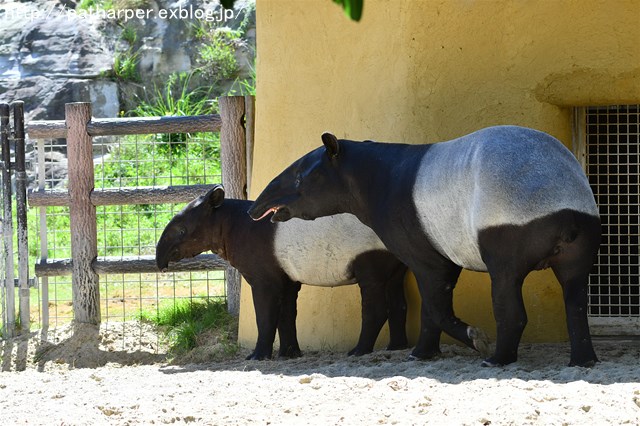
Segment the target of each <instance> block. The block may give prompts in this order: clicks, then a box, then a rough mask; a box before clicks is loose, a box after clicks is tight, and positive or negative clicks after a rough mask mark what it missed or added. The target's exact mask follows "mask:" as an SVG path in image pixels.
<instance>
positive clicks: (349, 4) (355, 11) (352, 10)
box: [333, 0, 364, 22]
mask: <svg viewBox="0 0 640 426" xmlns="http://www.w3.org/2000/svg"><path fill="white" fill-rule="evenodd" d="M333 2H334V3H337V4H339V5H341V6H342V8H343V9H344V13H345V14H346V15H347V16H348V17H349V18H351V19H352V20H353V21H356V22H358V21H360V18H362V6H363V3H364V0H333Z"/></svg>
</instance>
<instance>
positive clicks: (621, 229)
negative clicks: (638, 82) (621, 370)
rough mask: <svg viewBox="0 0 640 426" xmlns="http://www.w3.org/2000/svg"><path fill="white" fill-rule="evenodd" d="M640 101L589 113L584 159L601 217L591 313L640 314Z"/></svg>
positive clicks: (585, 116)
mask: <svg viewBox="0 0 640 426" xmlns="http://www.w3.org/2000/svg"><path fill="white" fill-rule="evenodd" d="M639 127H640V105H625V106H609V107H590V108H586V110H585V111H584V131H585V135H584V137H585V142H586V143H585V145H586V146H585V149H584V160H585V166H586V171H587V175H588V177H589V182H590V183H591V187H592V189H593V192H594V195H595V198H596V203H597V204H598V206H599V208H600V217H601V220H602V245H601V247H600V252H599V255H598V259H597V262H596V264H595V265H594V267H593V270H592V273H591V276H590V281H589V315H590V316H591V317H639V316H640V250H639V249H638V244H639V242H640V241H639V238H638V235H639V227H640V209H639V196H640V182H639V176H640V128H639Z"/></svg>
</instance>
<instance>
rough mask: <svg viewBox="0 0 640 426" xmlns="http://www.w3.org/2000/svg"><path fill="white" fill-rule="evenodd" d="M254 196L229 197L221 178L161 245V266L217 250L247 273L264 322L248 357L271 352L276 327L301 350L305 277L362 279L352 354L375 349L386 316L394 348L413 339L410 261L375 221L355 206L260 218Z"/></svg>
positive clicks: (283, 341) (286, 350)
mask: <svg viewBox="0 0 640 426" xmlns="http://www.w3.org/2000/svg"><path fill="white" fill-rule="evenodd" d="M251 204H252V202H251V201H246V200H234V199H226V200H225V198H224V189H223V188H222V186H219V185H216V186H215V187H214V188H213V189H211V190H210V191H209V192H208V193H207V194H205V195H203V196H201V197H199V198H196V199H195V200H193V201H192V202H191V203H189V204H188V205H187V206H186V207H185V208H184V209H183V210H182V211H181V212H179V213H178V214H177V215H176V216H175V217H174V218H173V219H171V221H170V222H169V223H168V224H167V226H166V228H165V230H164V232H163V233H162V236H161V237H160V240H159V241H158V245H157V247H156V262H157V265H158V268H159V269H160V270H163V271H164V270H166V269H167V267H168V265H169V262H175V261H178V260H180V259H183V258H187V257H193V256H196V255H198V254H200V253H202V252H205V251H208V250H211V251H212V252H214V253H216V254H218V255H219V256H220V257H222V258H223V259H226V260H227V261H228V262H229V263H230V264H231V265H233V266H234V267H235V268H236V269H238V271H239V272H240V273H241V274H242V275H243V276H244V278H245V279H246V280H247V282H248V283H249V284H250V285H251V290H252V294H253V304H254V308H255V313H256V322H257V325H258V341H257V343H256V347H255V349H254V351H253V353H251V354H250V355H249V356H248V357H247V359H264V358H270V357H271V354H272V349H273V341H274V339H275V333H276V329H277V330H278V334H279V337H280V350H279V355H280V356H282V357H298V356H301V352H300V347H299V345H298V339H297V336H296V315H297V307H296V301H297V298H298V291H299V290H300V283H305V284H310V285H316V286H327V287H334V286H340V285H346V284H354V283H356V282H358V284H359V286H360V290H361V295H362V328H361V333H360V338H359V340H358V344H357V346H356V347H355V348H353V349H352V350H351V351H350V352H349V355H363V354H366V353H370V352H371V351H372V350H373V346H374V344H375V341H376V338H377V337H378V334H379V332H380V329H381V328H382V326H383V325H384V323H385V321H387V319H388V320H389V331H390V333H389V334H390V342H389V346H388V349H402V348H405V347H406V346H407V337H406V332H405V322H406V309H407V308H406V301H405V296H404V288H403V283H404V275H405V272H406V269H407V268H406V266H405V265H404V264H402V263H401V262H399V261H398V259H397V258H396V257H395V256H393V255H392V254H391V253H389V251H388V250H387V249H386V248H385V246H384V245H383V244H382V242H381V241H380V239H379V238H378V237H377V236H376V234H375V233H374V232H373V231H372V230H371V229H370V228H368V227H366V226H364V225H363V224H362V223H361V222H360V221H358V220H357V219H356V218H355V217H354V216H353V215H350V214H341V215H336V216H333V217H327V218H322V219H319V220H317V221H313V222H310V221H304V220H292V221H290V222H287V223H286V224H284V223H279V224H274V223H270V222H268V221H262V222H255V221H253V220H251V218H250V217H249V215H248V214H247V210H248V209H249V207H250V206H251Z"/></svg>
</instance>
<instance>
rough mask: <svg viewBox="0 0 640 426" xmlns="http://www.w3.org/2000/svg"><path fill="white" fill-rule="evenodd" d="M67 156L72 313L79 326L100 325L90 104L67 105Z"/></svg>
mask: <svg viewBox="0 0 640 426" xmlns="http://www.w3.org/2000/svg"><path fill="white" fill-rule="evenodd" d="M65 120H66V126H67V156H68V162H69V198H70V205H69V216H70V221H71V257H72V258H73V276H72V280H71V283H72V287H73V312H74V319H75V321H76V322H77V323H87V324H96V325H97V324H99V323H100V286H99V277H98V274H96V272H95V271H94V270H93V267H92V266H91V262H93V260H94V259H95V258H96V257H97V256H98V243H97V239H98V238H97V225H96V208H95V206H94V205H93V204H92V203H91V191H93V188H94V174H93V144H92V139H91V136H89V134H88V133H87V123H89V121H91V104H90V103H87V102H78V103H71V104H66V105H65Z"/></svg>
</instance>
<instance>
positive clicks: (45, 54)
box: [0, 0, 255, 121]
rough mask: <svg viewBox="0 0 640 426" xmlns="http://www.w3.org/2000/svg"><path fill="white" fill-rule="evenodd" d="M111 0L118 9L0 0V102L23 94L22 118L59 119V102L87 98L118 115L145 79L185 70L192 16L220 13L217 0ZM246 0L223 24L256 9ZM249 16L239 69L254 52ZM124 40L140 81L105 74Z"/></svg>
mask: <svg viewBox="0 0 640 426" xmlns="http://www.w3.org/2000/svg"><path fill="white" fill-rule="evenodd" d="M114 3H115V4H116V5H117V6H118V5H119V7H121V9H118V10H111V11H104V10H97V9H89V10H84V11H77V10H76V4H75V2H74V1H73V0H36V1H30V2H21V1H13V0H9V1H6V2H3V3H2V4H0V102H12V101H14V100H18V99H21V100H24V101H25V111H26V115H27V117H26V118H27V121H29V120H54V119H63V118H64V105H65V103H68V102H80V101H82V102H92V103H93V115H94V116H96V117H116V116H117V115H118V114H119V113H120V111H123V110H125V111H126V110H127V109H129V108H130V107H131V97H132V95H133V94H135V93H137V92H139V93H141V92H142V91H143V90H144V88H145V85H146V86H152V85H153V83H154V82H163V81H165V80H166V77H167V75H169V74H171V73H174V72H181V71H191V70H192V69H193V68H194V65H195V61H194V57H195V55H196V53H197V52H196V50H197V45H196V43H194V41H193V40H192V39H191V37H192V33H193V31H191V29H192V27H193V26H194V24H195V23H196V19H195V18H196V17H197V16H200V17H202V18H206V17H211V16H214V17H216V16H219V17H222V16H223V15H215V13H216V11H218V12H217V13H221V12H220V11H221V7H220V5H219V4H218V2H217V1H197V0H182V1H181V0H178V1H162V0H158V1H145V0H120V1H119V2H118V1H115V2H114ZM251 3H252V2H251V1H244V2H238V4H237V5H236V7H237V10H236V11H234V14H233V15H234V19H231V20H229V21H228V22H222V23H221V24H222V25H229V26H231V27H233V26H234V25H236V26H237V25H239V22H241V21H242V19H243V18H244V15H243V11H244V10H250V11H251V13H252V14H253V13H254V11H255V8H252V7H250V4H251ZM134 6H135V7H134ZM248 6H249V8H248V9H247V7H248ZM127 11H130V12H127ZM182 11H190V13H188V14H185V13H183V12H182ZM131 13H133V16H131ZM250 19H251V21H250V26H253V28H250V29H249V30H248V31H247V34H248V35H249V38H248V39H247V40H242V42H241V44H242V46H239V48H238V49H237V52H238V54H239V55H240V56H241V57H240V58H238V59H239V60H238V63H239V65H240V67H241V69H240V74H241V75H242V74H244V75H247V74H248V73H249V70H248V67H249V66H251V65H252V64H253V55H254V52H255V29H254V28H255V24H254V22H255V18H254V17H250ZM125 26H129V27H132V28H133V29H134V30H135V33H136V35H137V37H136V41H135V42H134V44H133V46H129V45H127V43H126V42H125V41H124V40H123V39H122V36H121V35H122V32H123V28H124V27H125ZM128 48H131V49H133V50H134V51H135V52H137V54H138V57H139V66H138V70H139V73H140V81H141V82H137V83H136V82H134V83H132V82H130V81H119V80H118V79H117V78H114V77H113V75H112V74H111V76H110V72H111V70H112V67H113V63H114V58H115V56H116V54H117V52H122V51H124V50H126V49H128ZM198 83H199V84H207V82H206V81H198Z"/></svg>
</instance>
